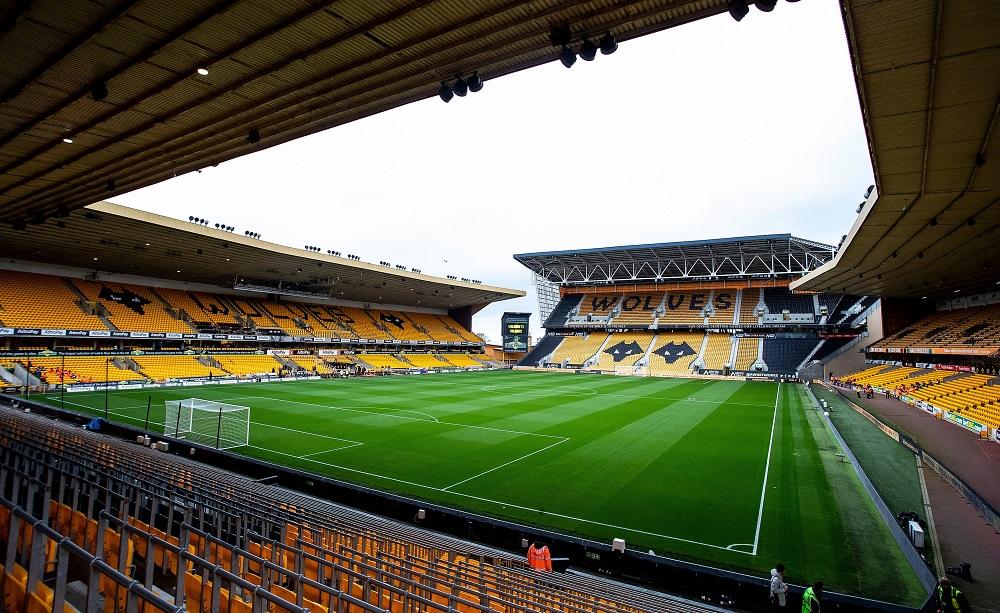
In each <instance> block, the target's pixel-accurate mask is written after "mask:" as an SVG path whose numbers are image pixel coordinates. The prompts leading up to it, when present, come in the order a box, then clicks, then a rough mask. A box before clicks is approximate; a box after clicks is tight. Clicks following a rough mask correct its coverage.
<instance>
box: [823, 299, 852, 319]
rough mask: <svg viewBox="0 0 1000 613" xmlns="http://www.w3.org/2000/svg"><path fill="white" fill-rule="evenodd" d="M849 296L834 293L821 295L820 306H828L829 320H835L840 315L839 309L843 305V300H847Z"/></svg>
mask: <svg viewBox="0 0 1000 613" xmlns="http://www.w3.org/2000/svg"><path fill="white" fill-rule="evenodd" d="M848 298H849V297H848V296H840V295H833V294H820V295H819V306H820V308H822V307H826V315H827V321H834V320H835V319H836V318H837V317H838V315H839V313H838V309H839V308H840V307H841V302H842V301H846V300H847V299H848Z"/></svg>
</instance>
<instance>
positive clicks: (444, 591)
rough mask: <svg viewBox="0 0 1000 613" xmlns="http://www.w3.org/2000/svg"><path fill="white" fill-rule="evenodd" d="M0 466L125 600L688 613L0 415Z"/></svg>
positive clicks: (484, 612)
mask: <svg viewBox="0 0 1000 613" xmlns="http://www.w3.org/2000/svg"><path fill="white" fill-rule="evenodd" d="M0 465H2V466H4V467H5V469H4V470H3V471H0V479H2V480H3V481H4V482H3V483H0V486H2V487H4V491H8V490H13V491H18V492H20V496H21V498H22V500H21V501H19V502H18V504H28V503H29V502H34V500H32V501H28V500H27V498H26V497H27V496H32V495H37V496H39V497H41V498H42V499H43V500H45V502H46V504H45V505H44V506H45V507H46V508H48V509H49V513H48V515H49V517H48V518H41V519H42V521H43V522H45V523H47V524H48V525H50V526H51V527H52V529H54V530H62V531H66V532H72V533H73V534H74V535H75V536H74V539H80V541H81V542H82V543H83V545H82V546H81V547H89V548H91V549H90V550H91V551H94V552H101V553H100V555H101V556H102V558H103V559H104V560H105V562H104V564H106V565H107V566H108V567H109V568H111V569H115V568H117V569H118V570H117V571H116V572H119V573H121V574H123V575H125V576H126V577H128V578H129V579H130V580H131V583H130V584H129V585H131V586H132V587H131V588H130V589H132V590H133V591H134V589H135V588H142V589H143V590H145V592H143V593H146V592H149V593H158V594H161V595H163V598H164V599H165V600H166V601H167V605H168V606H169V604H179V603H181V602H185V601H186V608H187V610H189V611H199V610H204V611H207V610H220V611H236V612H240V613H242V612H243V611H247V612H249V611H251V610H252V611H258V610H261V611H262V610H271V611H304V610H311V611H350V612H351V613H355V612H356V613H361V612H362V611H373V612H374V611H383V612H384V611H389V612H392V613H404V612H409V611H431V612H439V611H440V612H441V613H444V612H445V611H448V612H452V611H460V612H462V613H489V612H491V611H498V612H500V611H503V612H505V613H506V612H510V613H521V612H525V613H527V612H529V611H538V612H541V611H565V612H567V613H585V612H586V613H611V612H612V611H624V612H627V613H628V612H635V613H638V611H651V612H654V613H655V612H657V611H695V610H700V607H698V606H697V605H694V604H693V603H689V602H687V601H682V600H679V599H675V598H672V597H669V596H667V595H662V594H656V593H653V592H650V591H646V590H639V589H633V588H629V587H628V586H625V585H622V584H615V583H608V582H605V581H603V580H601V579H595V578H587V577H580V576H574V575H563V574H557V573H550V574H546V575H545V576H544V577H540V576H539V575H538V574H537V573H535V572H534V571H531V570H530V569H527V568H526V564H525V562H524V560H523V559H521V557H520V556H516V555H512V554H507V553H505V552H501V551H498V550H494V549H491V548H487V547H483V546H480V545H475V544H473V543H467V542H464V541H458V540H456V539H452V538H450V537H445V536H441V535H436V534H433V533H430V532H426V531H423V530H420V529H418V528H414V527H411V526H406V525H403V524H398V523H396V522H393V521H390V520H386V519H382V518H377V517H375V516H371V515H368V514H365V513H362V512H359V511H354V510H351V509H348V508H346V507H340V506H338V505H333V504H330V503H325V502H323V501H320V500H317V499H315V498H311V497H306V496H302V495H299V494H297V493H295V492H291V491H288V490H282V489H281V488H276V487H273V486H267V485H261V484H259V483H255V482H253V481H250V480H248V479H245V478H243V477H239V476H237V475H234V474H232V473H225V472H221V471H216V470H214V469H212V468H210V467H207V466H203V465H200V464H197V463H195V462H192V461H189V460H186V459H182V458H175V457H173V456H169V455H166V454H161V453H158V452H154V451H151V450H148V449H145V448H141V447H136V446H134V445H128V444H125V443H122V442H118V441H115V440H113V439H109V438H106V437H102V436H100V435H95V434H90V433H86V432H81V431H80V430H79V429H77V428H72V427H69V426H64V425H62V424H59V423H55V422H52V421H51V420H47V419H42V418H40V417H38V416H35V415H25V414H23V413H19V412H13V411H10V410H9V409H3V408H0ZM28 475H32V476H31V477H29V476H28ZM15 480H19V483H20V485H17V486H14V485H12V482H13V481H15ZM26 483H35V484H36V485H37V486H36V487H34V488H31V487H28V486H26V485H25V484H26ZM32 492H33V493H32ZM35 506H38V505H37V504H36V505H35ZM11 532H12V531H11V530H10V529H8V530H7V534H10V533H11ZM112 533H115V534H118V535H121V536H120V537H118V536H111V534H112ZM0 538H4V532H3V530H2V526H0ZM8 538H10V537H9V536H8ZM7 550H8V551H9V550H10V549H9V548H8V549H7ZM35 558H36V559H37V560H44V561H45V563H49V561H50V558H49V557H47V556H42V555H37V556H35ZM39 564H41V562H39ZM36 568H41V566H37V567H36ZM29 574H30V573H29ZM95 583H99V582H96V581H95ZM120 594H121V591H120V590H116V589H115V586H114V585H112V584H110V583H109V584H107V585H106V586H105V587H102V588H101V593H100V594H99V596H100V597H101V598H103V599H104V607H103V608H104V610H106V611H110V610H124V608H123V607H122V608H119V605H118V604H116V603H118V602H119V601H118V600H117V599H118V598H119V595H120ZM109 599H110V603H109ZM100 608H101V607H97V606H95V607H92V608H88V610H99V609H100ZM130 610H132V609H130ZM166 610H170V609H166Z"/></svg>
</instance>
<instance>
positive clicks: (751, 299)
mask: <svg viewBox="0 0 1000 613" xmlns="http://www.w3.org/2000/svg"><path fill="white" fill-rule="evenodd" d="M760 300H761V290H758V289H744V290H741V291H740V323H741V324H751V325H756V324H759V323H760V318H759V317H757V312H756V311H757V305H758V304H760Z"/></svg>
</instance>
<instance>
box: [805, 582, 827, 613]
mask: <svg viewBox="0 0 1000 613" xmlns="http://www.w3.org/2000/svg"><path fill="white" fill-rule="evenodd" d="M822 598H823V582H822V581H817V582H816V583H813V584H812V586H811V587H808V588H806V591H805V592H804V593H803V594H802V613H820V600H822Z"/></svg>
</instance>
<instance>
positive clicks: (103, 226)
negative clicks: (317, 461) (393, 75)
mask: <svg viewBox="0 0 1000 613" xmlns="http://www.w3.org/2000/svg"><path fill="white" fill-rule="evenodd" d="M0 242H2V244H3V256H4V258H16V259H21V260H27V261H31V262H40V263H45V264H54V265H58V266H71V267H77V268H79V267H81V266H87V265H90V266H92V268H93V269H94V270H95V271H104V272H110V273H118V274H129V275H141V276H147V277H155V278H159V279H172V280H177V281H185V282H196V283H206V284H212V285H218V286H222V287H228V288H233V287H234V286H236V285H237V284H238V285H239V286H240V287H241V288H243V289H250V290H252V291H267V288H276V287H278V285H279V283H280V284H281V288H282V292H284V293H291V292H295V291H300V292H307V293H309V294H312V295H325V296H330V297H334V298H342V299H345V300H355V301H358V302H370V303H382V304H399V305H408V306H423V307H428V308H441V309H448V308H459V307H465V306H472V307H473V308H474V309H478V308H479V307H482V306H485V305H486V304H488V303H491V302H496V301H498V300H506V299H508V298H517V297H520V296H524V295H525V294H524V292H523V291H521V290H515V289H507V288H503V287H493V286H490V285H482V284H477V283H469V282H465V281H460V280H454V279H447V278H441V277H434V276H431V275H426V274H422V273H415V272H411V271H405V270H399V269H396V268H391V267H386V266H381V265H377V264H370V263H368V262H361V261H354V260H349V259H347V258H344V257H337V256H333V255H326V254H321V253H314V252H311V251H306V250H305V249H299V248H295V247H285V246H283V245H277V244H275V243H269V242H267V241H263V240H259V239H254V238H248V237H246V236H242V235H239V234H234V233H230V232H225V231H222V230H217V229H215V228H213V227H205V226H202V225H199V224H195V223H190V222H187V221H178V220H176V219H171V218H169V217H163V216H161V215H155V214H153V213H147V212H144V211H138V210H135V209H131V208H128V207H124V206H120V205H117V204H112V203H110V202H101V203H97V204H93V205H90V206H88V207H86V208H84V209H81V210H77V211H74V212H72V213H70V214H69V215H68V216H67V217H65V218H59V219H51V220H49V221H47V222H46V223H44V224H42V225H29V226H28V228H27V229H26V230H23V231H16V230H10V229H9V228H0ZM282 292H278V291H274V292H273V293H282Z"/></svg>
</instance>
